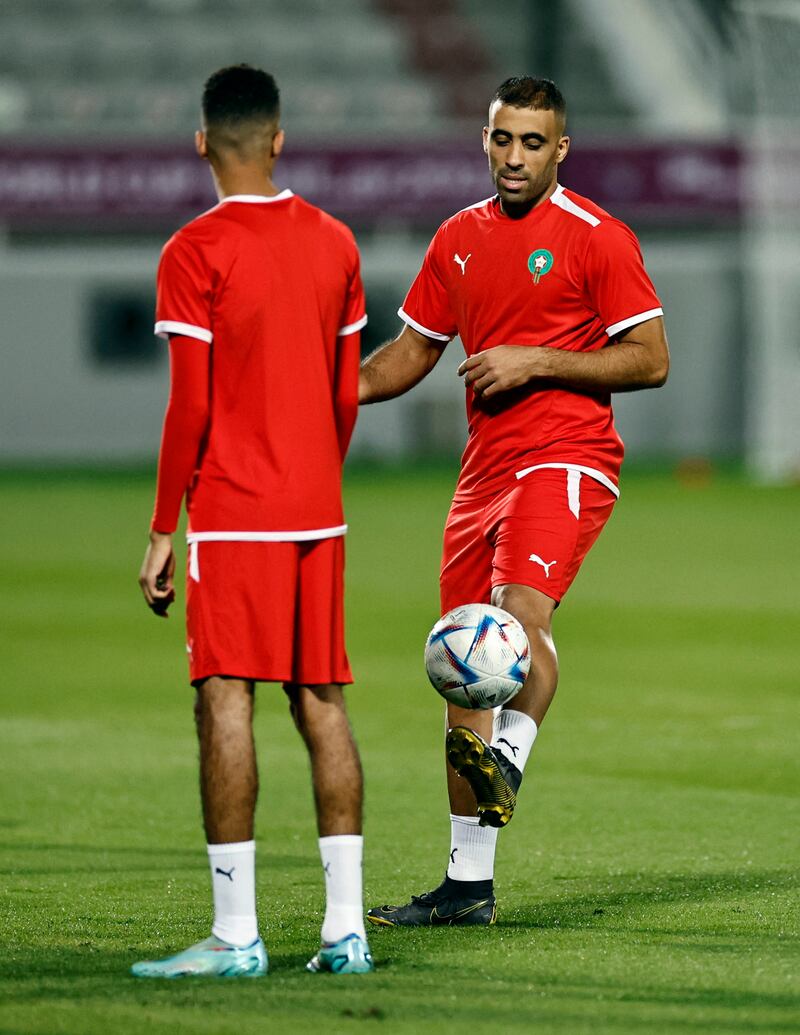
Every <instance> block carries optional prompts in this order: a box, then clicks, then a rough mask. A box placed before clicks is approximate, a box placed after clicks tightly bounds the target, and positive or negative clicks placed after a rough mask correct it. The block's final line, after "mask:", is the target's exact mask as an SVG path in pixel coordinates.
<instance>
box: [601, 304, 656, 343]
mask: <svg viewBox="0 0 800 1035" xmlns="http://www.w3.org/2000/svg"><path fill="white" fill-rule="evenodd" d="M663 315H664V310H663V309H661V308H660V307H659V308H658V309H648V310H647V312H646V313H637V314H636V316H629V317H627V318H626V319H625V320H620V321H619V323H612V324H611V326H610V327H606V334H607V335H608V336H609V338H613V337H614V335H615V334H619V332H620V331H626V330H627V329H628V328H629V327H635V326H636V324H637V323H644V322H645V320H652V319H653V317H654V316H663Z"/></svg>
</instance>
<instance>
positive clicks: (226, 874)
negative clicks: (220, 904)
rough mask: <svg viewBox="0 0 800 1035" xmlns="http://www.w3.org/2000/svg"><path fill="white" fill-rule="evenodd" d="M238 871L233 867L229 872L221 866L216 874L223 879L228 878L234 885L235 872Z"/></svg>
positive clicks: (216, 870) (215, 871)
mask: <svg viewBox="0 0 800 1035" xmlns="http://www.w3.org/2000/svg"><path fill="white" fill-rule="evenodd" d="M235 869H236V867H235V866H231V868H230V869H229V870H223V869H222V867H221V866H217V868H216V869H215V870H214V873H219V874H220V876H222V877H227V878H228V880H229V881H230V882H231V884H233V871H234V870H235Z"/></svg>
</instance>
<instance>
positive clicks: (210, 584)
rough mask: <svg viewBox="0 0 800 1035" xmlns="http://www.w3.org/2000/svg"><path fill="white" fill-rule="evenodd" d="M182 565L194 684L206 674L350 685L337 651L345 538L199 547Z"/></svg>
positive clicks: (342, 656) (340, 637) (347, 667)
mask: <svg viewBox="0 0 800 1035" xmlns="http://www.w3.org/2000/svg"><path fill="white" fill-rule="evenodd" d="M192 550H194V551H196V554H195V556H194V558H191V557H190V563H189V565H188V566H187V575H186V584H187V593H186V625H187V634H188V635H187V650H188V652H189V674H190V679H191V681H192V682H193V683H197V682H199V681H201V680H203V679H207V678H208V677H209V676H232V677H238V678H240V679H252V680H258V681H264V682H276V683H299V684H302V685H315V684H320V683H352V682H353V675H352V672H351V671H350V664H349V662H348V660H347V654H346V653H345V647H344V540H343V538H342V537H341V536H337V537H335V538H332V539H315V540H313V541H311V542H303V543H295V542H291V543H260V542H256V543H242V542H216V541H214V542H200V543H195V544H193V545H192V546H191V547H190V551H192Z"/></svg>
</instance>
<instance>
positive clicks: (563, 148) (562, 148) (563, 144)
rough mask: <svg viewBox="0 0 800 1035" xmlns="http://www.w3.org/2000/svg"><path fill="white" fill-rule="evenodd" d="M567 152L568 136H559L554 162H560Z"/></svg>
mask: <svg viewBox="0 0 800 1035" xmlns="http://www.w3.org/2000/svg"><path fill="white" fill-rule="evenodd" d="M568 152H569V137H560V138H559V141H558V153H557V154H556V162H557V163H558V164H560V163H561V162H563V161H564V159H565V158H566V157H567V153H568Z"/></svg>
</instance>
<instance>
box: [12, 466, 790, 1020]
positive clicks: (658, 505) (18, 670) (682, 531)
mask: <svg viewBox="0 0 800 1035" xmlns="http://www.w3.org/2000/svg"><path fill="white" fill-rule="evenodd" d="M452 480H453V473H452V471H450V470H416V471H410V472H406V473H403V472H400V471H395V472H391V471H390V472H385V471H384V472H382V471H380V470H371V471H365V470H358V469H354V470H353V471H352V472H351V473H350V474H349V476H348V483H347V504H348V506H347V509H348V517H349V520H350V526H351V532H350V537H349V540H348V577H349V584H348V594H349V612H348V625H349V647H350V655H351V660H352V662H353V665H354V669H355V672H356V674H357V679H358V682H357V684H356V686H355V687H354V688H353V690H352V691H351V693H350V706H351V713H352V719H353V724H354V726H355V730H356V734H357V737H358V740H359V743H360V745H361V749H362V753H363V759H364V767H365V772H366V781H367V783H366V786H367V802H366V830H365V833H366V838H367V841H366V870H365V879H366V897H367V903H368V904H379V903H382V902H386V901H392V900H395V901H396V900H398V899H400V900H403V899H405V897H406V896H407V894H408V893H409V892H420V891H422V890H425V889H427V888H429V887H432V886H434V885H435V884H437V883H438V882H439V880H440V879H441V875H442V872H443V869H444V863H445V860H446V853H447V848H448V837H449V827H448V823H447V806H446V800H445V795H444V784H443V779H442V767H443V760H442V758H441V749H440V738H441V730H442V709H441V707H440V704H439V702H438V699H437V698H436V696H435V694H434V693H433V691H432V690H431V689H430V688H429V687H428V686H427V684H426V680H425V676H424V672H423V669H422V663H421V649H422V644H423V642H424V639H425V636H426V634H427V631H428V628H429V626H430V625H431V624H432V622H433V621H434V620H435V619H436V618H437V617H438V608H437V583H436V577H437V561H438V551H439V542H440V536H441V526H442V522H443V519H444V515H445V512H446V508H447V504H448V499H449V492H450V489H451V487H452ZM151 492H152V486H151V481H150V478H149V477H145V476H144V475H141V474H138V475H130V474H128V475H120V474H117V475H93V474H90V473H72V474H69V473H61V474H56V475H54V474H49V475H48V474H45V473H40V474H35V473H28V474H24V473H17V474H8V473H7V474H5V475H2V476H1V477H0V493H1V498H2V507H0V580H1V582H2V593H1V594H0V637H1V638H2V644H1V645H0V658H2V709H1V710H0V727H1V728H2V748H0V779H1V780H2V794H1V795H0V832H1V833H2V837H1V838H0V871H1V872H2V884H1V885H0V895H1V897H2V913H1V914H0V915H1V916H2V922H1V923H0V942H1V943H2V945H1V946H0V1035H34V1033H36V1035H59V1033H70V1035H73V1033H74V1035H93V1033H107V1032H115V1033H119V1035H134V1033H137V1035H138V1033H142V1035H145V1033H146V1035H153V1033H156V1032H169V1033H187V1035H224V1033H230V1035H245V1033H249V1032H263V1031H275V1032H292V1033H298V1035H299V1033H305V1032H317V1033H326V1035H327V1033H339V1032H343V1033H348V1032H362V1031H365V1032H366V1031H376V1032H377V1031H384V1032H387V1033H394V1032H400V1033H405V1032H408V1033H412V1032H425V1033H427V1032H431V1033H433V1032H437V1033H438V1032H441V1033H445V1032H448V1033H449V1032H461V1031H467V1030H472V1029H474V1028H475V1027H478V1026H480V1027H487V1028H488V1030H492V1031H498V1032H536V1033H547V1032H559V1033H561V1035H575V1033H581V1032H592V1033H594V1035H597V1033H607V1032H608V1033H612V1032H613V1033H620V1035H625V1033H632V1032H647V1033H655V1035H660V1033H673V1032H674V1033H678V1032H680V1033H685V1032H693V1033H706V1032H708V1033H714V1035H719V1033H745V1032H747V1033H751V1032H752V1033H759V1035H764V1033H768V1032H789V1031H798V1030H800V998H798V973H799V972H800V966H798V959H799V958H800V957H799V956H798V951H797V950H798V904H797V903H798V899H797V880H796V874H797V862H798V847H799V845H800V838H799V836H798V831H800V815H799V814H798V798H797V791H798V768H800V752H799V751H798V749H797V739H796V735H797V703H798V690H800V665H799V664H798V661H800V594H798V583H799V582H800V577H799V576H800V571H799V570H798V567H799V564H798V527H799V525H800V522H799V521H798V519H799V518H800V490H798V489H797V488H787V489H758V488H754V487H749V486H747V485H746V484H744V483H743V482H742V481H740V480H738V479H737V478H735V477H733V476H730V477H720V478H717V479H716V480H714V481H713V482H712V483H711V484H710V485H707V486H696V487H694V488H692V487H685V486H684V487H682V486H680V485H679V484H678V483H677V482H676V481H674V480H673V479H672V478H670V477H669V476H667V475H656V474H650V475H648V474H638V475H633V474H632V475H630V476H629V477H628V479H627V480H626V482H625V483H624V487H623V495H622V500H621V502H620V504H619V506H618V508H617V512H616V514H615V515H614V517H613V518H612V521H611V524H610V525H609V528H608V529H607V531H606V532H605V534H604V536H603V537H602V538H601V540H600V542H599V544H598V545H597V547H596V548H595V550H594V552H593V553H592V555H591V556H590V558H589V560H588V561H587V563H586V565H585V568H584V571H583V572H582V573H581V575H580V577H579V578H578V581H577V583H576V585H575V586H574V587H573V589H572V591H571V593H570V594H569V595H568V597H567V599H566V602H565V604H564V606H563V607H562V608H561V610H560V611H559V612H558V613H557V616H556V637H557V642H558V646H559V650H560V656H561V662H562V673H561V687H560V689H559V693H558V695H557V697H556V701H555V704H554V707H553V710H552V712H551V714H550V717H549V718H548V720H547V722H546V724H545V725H544V727H543V730H542V735H541V737H540V740H539V742H538V743H537V745H536V748H535V749H534V754H533V756H532V758H531V762H530V764H529V767H528V772H527V774H526V778H525V783H524V785H523V793H522V796H521V801H520V807H519V809H518V811H517V815H516V816H515V818H514V822H513V823H512V824H511V826H510V827H509V828H508V829H507V830H505V831H503V832H501V834H500V846H499V852H498V870H497V881H496V883H497V891H498V897H499V916H498V924H497V926H496V927H494V928H492V929H480V930H469V929H466V930H463V929H455V930H447V929H436V930H432V931H416V932H414V931H412V932H403V931H392V930H378V931H373V932H371V943H372V949H373V953H374V956H375V959H376V961H377V971H376V973H374V974H373V975H370V976H367V977H364V978H359V977H352V978H335V977H331V976H329V975H321V976H312V975H309V974H306V973H304V972H303V969H302V968H303V964H304V963H305V961H306V959H307V958H308V956H309V955H310V954H311V952H312V950H314V949H315V948H316V942H317V937H318V924H319V912H320V906H321V902H322V880H321V874H320V868H319V862H318V857H317V848H316V839H315V838H316V835H315V831H314V829H313V821H312V808H311V795H310V789H309V786H308V780H307V775H306V774H307V763H306V760H305V757H304V754H303V749H302V746H301V743H300V741H299V738H298V737H297V736H296V734H295V733H294V730H293V729H292V727H291V725H290V721H289V717H288V714H287V712H286V708H285V705H284V701H283V695H282V693H281V692H280V690H279V689H277V688H275V687H266V686H265V687H261V688H260V689H259V692H258V714H257V738H258V743H259V748H260V764H261V770H262V792H261V798H260V802H259V808H258V816H257V824H256V827H257V838H258V844H259V856H258V895H259V904H260V910H261V917H262V922H265V926H266V936H267V942H268V946H269V950H270V955H271V964H272V973H271V974H270V976H269V977H268V978H266V979H264V980H262V981H252V982H213V981H211V982H203V981H200V982H197V981H183V982H175V983H168V982H163V983H161V982H158V983H156V982H142V981H137V980H135V979H134V978H132V977H130V976H129V975H128V972H127V971H128V967H129V965H130V963H131V962H132V961H133V960H136V959H137V958H141V957H144V956H152V954H154V953H159V954H160V953H162V952H163V951H165V950H169V949H177V948H181V947H183V946H184V945H186V944H187V943H189V942H191V941H193V940H196V939H198V938H200V937H204V936H205V935H206V933H207V931H208V926H209V918H210V894H209V887H208V884H209V882H208V875H207V867H206V861H205V855H204V845H203V837H202V833H201V829H200V823H199V807H198V795H197V786H196V785H197V778H196V748H195V744H194V739H193V729H192V719H191V692H190V690H189V688H188V687H187V685H186V673H185V658H184V647H183V637H182V633H183V623H182V617H181V605H182V600H181V601H179V606H178V607H177V608H176V609H175V613H174V614H173V617H172V618H171V619H170V620H169V621H168V622H163V621H158V620H156V619H155V618H153V617H152V616H151V615H150V614H149V613H148V612H147V610H146V608H145V607H144V604H143V603H142V601H141V599H140V598H139V591H138V587H137V585H136V574H137V571H138V566H139V563H140V559H141V554H142V551H143V547H144V532H145V529H146V525H147V521H148V517H149V508H150V501H151Z"/></svg>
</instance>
